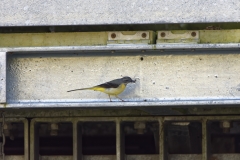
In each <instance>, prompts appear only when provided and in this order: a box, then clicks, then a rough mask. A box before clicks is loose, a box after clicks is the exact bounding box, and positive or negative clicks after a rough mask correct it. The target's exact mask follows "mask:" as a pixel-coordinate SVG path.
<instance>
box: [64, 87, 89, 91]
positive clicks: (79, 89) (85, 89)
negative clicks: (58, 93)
mask: <svg viewBox="0 0 240 160" xmlns="http://www.w3.org/2000/svg"><path fill="white" fill-rule="evenodd" d="M79 90H94V87H90V88H80V89H74V90H69V91H67V92H73V91H79Z"/></svg>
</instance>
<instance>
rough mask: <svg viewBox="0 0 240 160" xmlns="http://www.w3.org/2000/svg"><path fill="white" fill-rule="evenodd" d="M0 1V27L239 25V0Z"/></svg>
mask: <svg viewBox="0 0 240 160" xmlns="http://www.w3.org/2000/svg"><path fill="white" fill-rule="evenodd" d="M1 2H2V3H1V9H0V15H1V17H0V26H54V25H102V24H107V25H108V24H116V25H118V24H149V23H150V24H159V23H165V24H168V23H196V22H201V23H203V22H205V23H212V22H215V23H217V22H239V0H227V1H226V0H223V1H215V0H207V1H202V0H196V1H186V0H168V1H159V0H152V1H146V0H134V1H133V0H113V1H109V0H99V1H98V2H95V1H94V2H93V1H79V0H73V1H71V2H70V1H68V0H60V1H51V0H47V1H46V0H39V1H30V2H29V1H27V0H22V1H21V2H19V1H15V0H2V1H1ZM30 15H31V16H30ZM182 26H184V24H182Z"/></svg>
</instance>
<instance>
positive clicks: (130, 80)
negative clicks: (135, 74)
mask: <svg viewBox="0 0 240 160" xmlns="http://www.w3.org/2000/svg"><path fill="white" fill-rule="evenodd" d="M122 80H123V83H125V84H128V83H135V82H136V80H132V78H130V77H123V78H122Z"/></svg>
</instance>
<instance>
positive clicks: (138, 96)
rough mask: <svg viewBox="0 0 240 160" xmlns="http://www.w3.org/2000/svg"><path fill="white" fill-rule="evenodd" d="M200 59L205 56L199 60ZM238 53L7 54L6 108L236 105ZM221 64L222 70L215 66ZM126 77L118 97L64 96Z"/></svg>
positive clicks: (90, 93)
mask: <svg viewBox="0 0 240 160" xmlns="http://www.w3.org/2000/svg"><path fill="white" fill-rule="evenodd" d="M203 53H204V54H203ZM238 53H239V50H215V51H213V50H204V51H202V50H199V51H198V50H196V51H194V50H193V51H192V50H186V51H180V50H179V51H176V50H166V51H165V52H162V51H158V50H156V51H153V50H147V51H145V52H142V51H129V50H125V51H124V50H123V51H118V52H110V51H89V52H87V51H85V52H84V53H83V52H82V51H74V52H70V51H67V52H64V51H61V52H25V53H24V52H22V53H17V52H16V53H13V54H8V58H7V72H8V75H7V80H8V81H7V104H6V106H7V107H9V108H11V107H13V108H14V107H23V108H25V107H96V106H98V107H103V106H104V107H107V106H108V107H124V106H125V107H127V106H161V105H203V104H238V103H240V92H239V89H238V88H239V84H240V81H239V79H240V77H239V74H237V73H238V70H240V65H239V64H240V62H239V59H240V57H239V54H238ZM219 64H221V65H219ZM121 76H130V77H132V78H136V77H138V78H140V80H137V82H136V83H135V84H129V85H128V86H127V88H126V90H125V91H124V92H123V93H122V94H120V95H119V97H121V98H122V99H124V100H125V101H126V102H119V101H118V100H117V99H113V101H114V102H112V103H110V102H109V99H108V96H107V95H105V94H103V93H101V92H94V91H79V92H70V93H68V92H67V91H68V90H71V89H76V88H82V87H90V86H94V85H97V84H101V83H104V82H106V81H110V80H112V79H116V78H120V77H121Z"/></svg>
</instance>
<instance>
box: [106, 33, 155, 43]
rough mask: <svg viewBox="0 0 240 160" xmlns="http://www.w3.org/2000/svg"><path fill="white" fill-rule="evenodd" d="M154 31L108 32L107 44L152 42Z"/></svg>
mask: <svg viewBox="0 0 240 160" xmlns="http://www.w3.org/2000/svg"><path fill="white" fill-rule="evenodd" d="M153 38H154V36H153V32H152V31H137V32H136V31H134V32H132V31H121V32H108V41H107V44H152V42H153Z"/></svg>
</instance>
